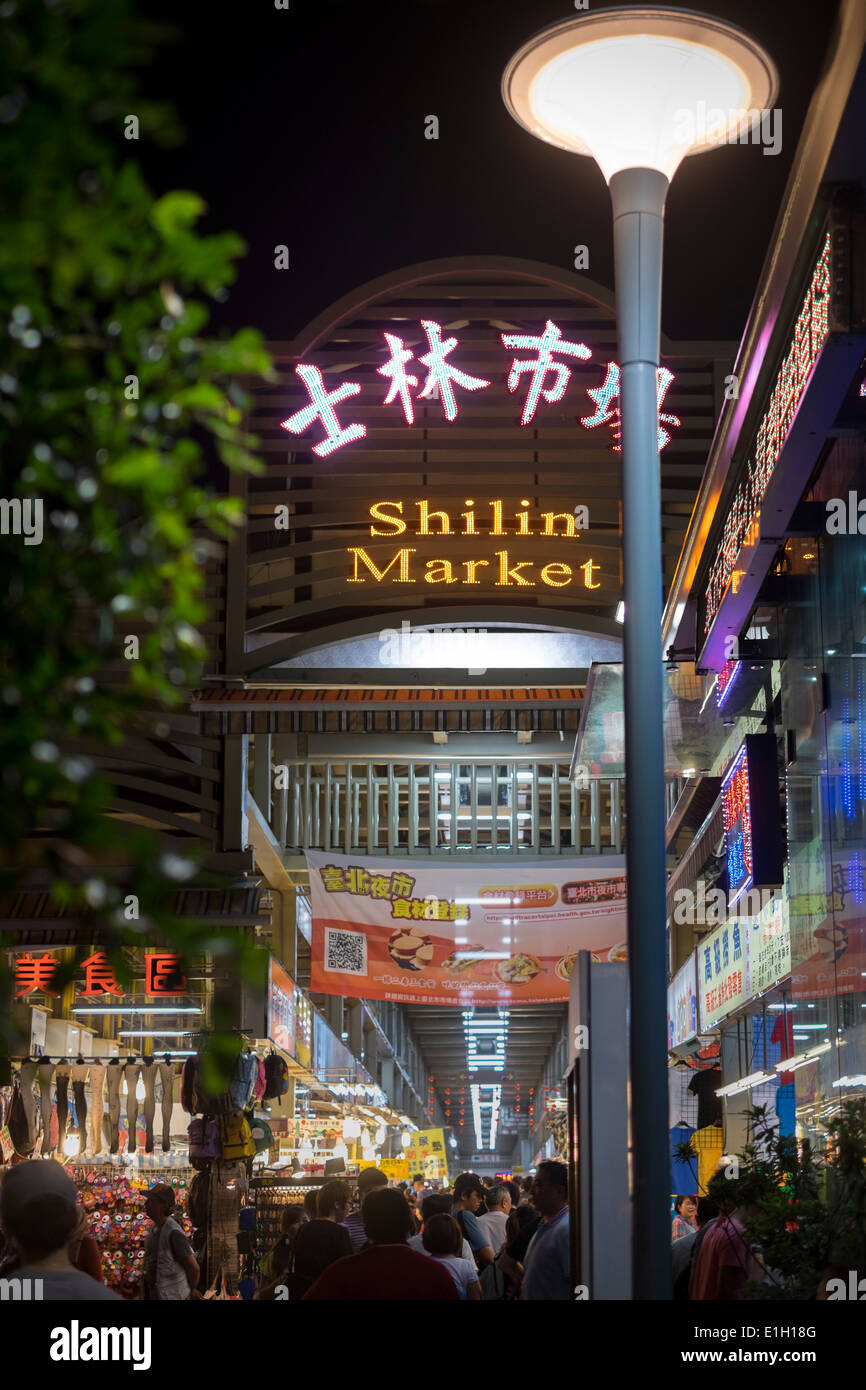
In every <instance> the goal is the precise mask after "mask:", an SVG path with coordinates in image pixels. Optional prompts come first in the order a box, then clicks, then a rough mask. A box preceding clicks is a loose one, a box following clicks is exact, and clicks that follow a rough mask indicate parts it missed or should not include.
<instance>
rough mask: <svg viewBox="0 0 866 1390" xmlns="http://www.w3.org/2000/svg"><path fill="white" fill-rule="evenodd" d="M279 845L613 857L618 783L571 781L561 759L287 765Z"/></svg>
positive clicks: (620, 802) (620, 813)
mask: <svg viewBox="0 0 866 1390" xmlns="http://www.w3.org/2000/svg"><path fill="white" fill-rule="evenodd" d="M275 772H277V773H278V774H279V775H278V776H276V777H275V779H274V782H273V784H272V804H271V809H270V815H269V821H270V825H271V829H272V831H273V834H274V836H275V838H276V840H277V843H278V844H279V845H280V847H281V848H282V849H284V850H286V851H288V852H290V853H291V852H300V851H302V850H305V849H320V850H331V851H333V852H335V853H344V854H359V853H360V854H388V855H393V854H398V855H399V854H406V855H419V854H430V855H433V856H437V855H438V856H449V855H461V854H465V855H471V854H482V855H484V854H494V855H495V854H508V855H557V854H603V853H609V854H621V853H622V852H623V844H624V796H623V783H622V780H621V779H620V778H614V779H605V780H591V781H590V782H589V784H588V786H584V787H578V786H577V785H576V784H575V783H573V782H572V781H570V780H569V776H568V772H569V762H568V760H567V759H563V760H561V761H548V762H543V761H534V760H531V759H525V760H523V759H514V760H511V761H506V762H503V761H497V762H491V761H489V760H487V761H485V762H481V761H478V760H476V761H471V760H470V761H467V762H465V763H458V762H455V761H450V760H449V761H441V762H438V761H436V760H424V761H420V760H411V761H403V762H397V761H394V762H387V761H382V760H378V761H377V760H370V761H362V760H351V761H350V760H346V759H342V760H338V759H324V760H323V759H319V760H306V759H301V758H298V759H294V760H290V761H288V762H285V763H282V764H281V765H280V768H279V769H275Z"/></svg>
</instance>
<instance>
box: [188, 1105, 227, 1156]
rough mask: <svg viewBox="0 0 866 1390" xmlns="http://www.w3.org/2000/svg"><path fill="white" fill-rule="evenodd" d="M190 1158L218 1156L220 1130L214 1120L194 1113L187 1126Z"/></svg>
mask: <svg viewBox="0 0 866 1390" xmlns="http://www.w3.org/2000/svg"><path fill="white" fill-rule="evenodd" d="M186 1132H187V1134H188V1136H189V1156H190V1159H191V1160H192V1159H209V1158H219V1156H220V1131H219V1125H218V1124H217V1122H216V1120H208V1119H205V1118H203V1117H202V1116H201V1115H196V1117H195V1119H194V1120H190V1122H189V1125H188V1126H187V1131H186Z"/></svg>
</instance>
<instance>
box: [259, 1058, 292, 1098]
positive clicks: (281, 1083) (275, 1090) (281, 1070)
mask: <svg viewBox="0 0 866 1390" xmlns="http://www.w3.org/2000/svg"><path fill="white" fill-rule="evenodd" d="M288 1089H289V1069H288V1067H287V1066H286V1064H285V1062H284V1061H283V1059H282V1057H280V1056H278V1055H277V1053H276V1052H272V1053H270V1055H269V1056H268V1057H267V1058H266V1059H265V1093H264V1099H265V1100H276V1099H277V1097H278V1096H284V1095H285V1094H286V1091H287V1090H288Z"/></svg>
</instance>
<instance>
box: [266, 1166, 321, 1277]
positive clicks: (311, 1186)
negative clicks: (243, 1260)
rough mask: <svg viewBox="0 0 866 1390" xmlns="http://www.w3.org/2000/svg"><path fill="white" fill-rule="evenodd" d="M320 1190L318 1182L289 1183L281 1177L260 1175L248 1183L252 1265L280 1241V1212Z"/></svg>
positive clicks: (285, 1178)
mask: <svg viewBox="0 0 866 1390" xmlns="http://www.w3.org/2000/svg"><path fill="white" fill-rule="evenodd" d="M321 1186H322V1181H321V1179H320V1180H319V1181H318V1182H316V1181H312V1182H311V1181H309V1180H308V1181H307V1182H292V1181H290V1179H289V1178H288V1176H287V1175H286V1174H283V1173H260V1174H259V1175H258V1176H255V1177H253V1178H252V1179H251V1180H250V1192H249V1201H250V1205H251V1206H253V1207H255V1212H256V1227H255V1245H256V1252H255V1260H256V1264H258V1261H259V1260H260V1259H262V1257H263V1256H264V1255H266V1254H267V1252H268V1251H269V1250H271V1249H272V1248H273V1246H274V1245H276V1243H277V1241H278V1240H279V1238H280V1221H281V1219H282V1215H283V1208H284V1207H287V1206H290V1205H292V1204H293V1203H295V1202H303V1200H304V1198H305V1197H306V1195H307V1193H308V1192H318V1191H319V1189H320V1187H321Z"/></svg>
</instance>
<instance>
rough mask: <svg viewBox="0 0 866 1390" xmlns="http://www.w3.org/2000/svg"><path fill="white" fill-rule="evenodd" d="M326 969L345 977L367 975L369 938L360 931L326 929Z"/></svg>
mask: <svg viewBox="0 0 866 1390" xmlns="http://www.w3.org/2000/svg"><path fill="white" fill-rule="evenodd" d="M325 969H326V970H339V971H340V972H341V973H342V974H343V975H366V973H367V938H366V936H364V934H363V932H359V931H334V929H333V927H326V928H325Z"/></svg>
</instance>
